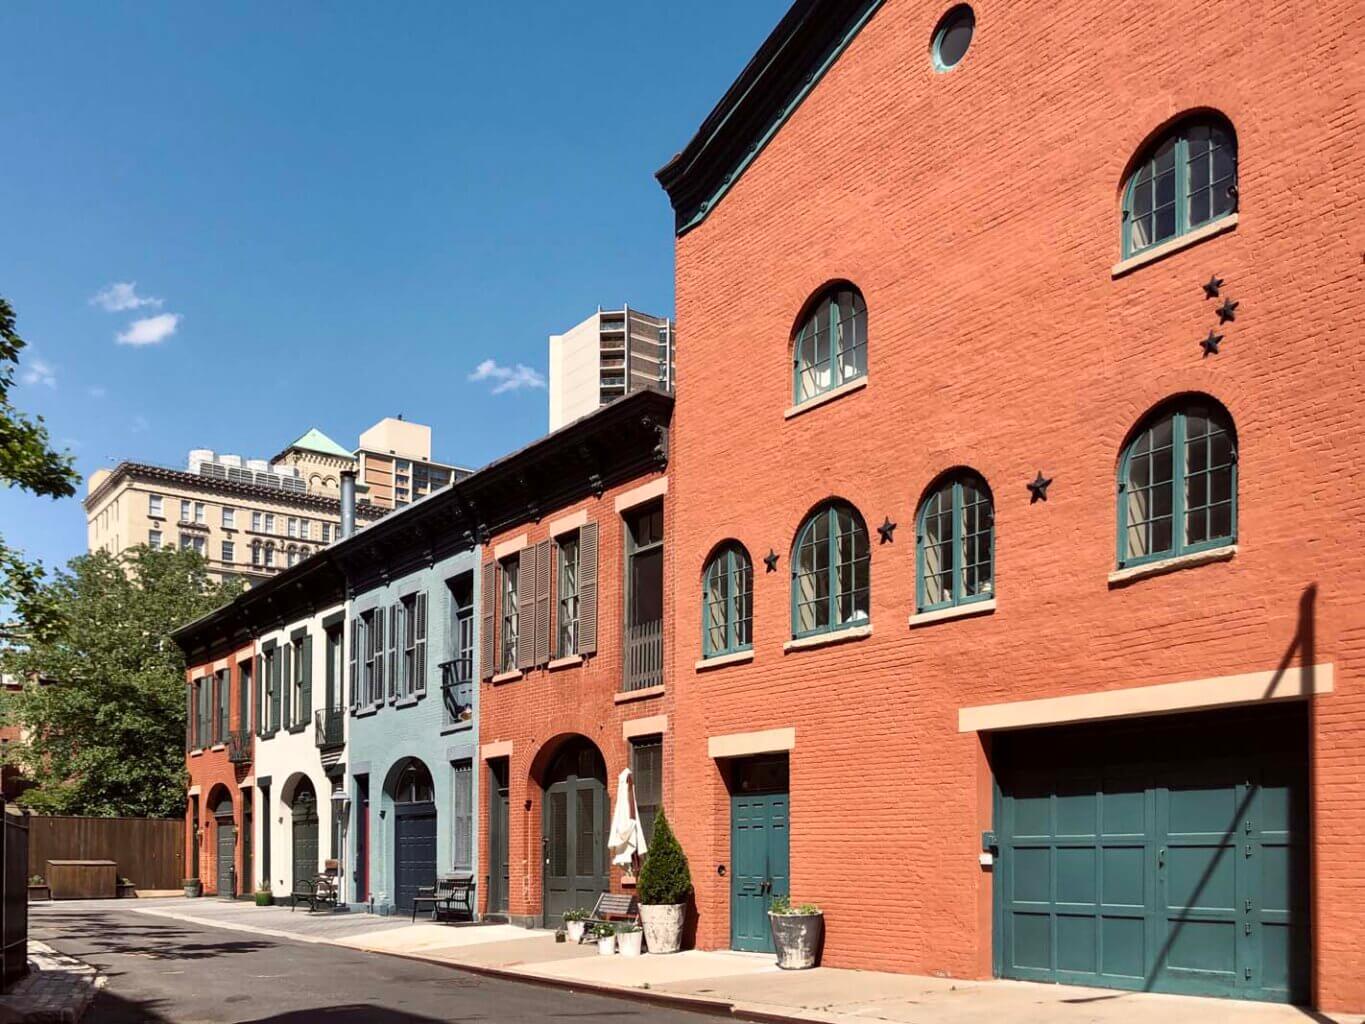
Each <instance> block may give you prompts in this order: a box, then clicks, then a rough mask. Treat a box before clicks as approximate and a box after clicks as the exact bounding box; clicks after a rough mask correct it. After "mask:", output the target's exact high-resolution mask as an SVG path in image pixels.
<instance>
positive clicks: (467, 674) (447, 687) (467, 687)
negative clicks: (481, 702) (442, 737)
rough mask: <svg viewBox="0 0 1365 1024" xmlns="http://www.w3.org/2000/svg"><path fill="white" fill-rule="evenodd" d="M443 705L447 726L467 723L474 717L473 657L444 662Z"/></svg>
mask: <svg viewBox="0 0 1365 1024" xmlns="http://www.w3.org/2000/svg"><path fill="white" fill-rule="evenodd" d="M440 669H441V703H442V704H443V705H444V706H445V720H446V724H447V725H450V724H453V723H456V722H467V721H469V719H471V718H473V717H474V659H473V657H472V656H466V657H463V658H452V659H451V660H450V661H443V662H441V664H440Z"/></svg>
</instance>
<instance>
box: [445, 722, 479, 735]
mask: <svg viewBox="0 0 1365 1024" xmlns="http://www.w3.org/2000/svg"><path fill="white" fill-rule="evenodd" d="M472 728H474V719H472V718H467V719H465V720H464V721H463V722H447V723H446V724H445V725H443V726H441V735H442V736H449V735H450V734H451V733H456V732H468V731H469V730H470V729H472Z"/></svg>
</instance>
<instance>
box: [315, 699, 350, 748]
mask: <svg viewBox="0 0 1365 1024" xmlns="http://www.w3.org/2000/svg"><path fill="white" fill-rule="evenodd" d="M345 727H346V709H345V708H343V707H334V708H319V709H318V710H317V711H314V712H313V738H314V739H315V740H316V742H317V745H318V747H319V748H322V747H339V746H341V745H342V744H343V743H345V742H346V731H345Z"/></svg>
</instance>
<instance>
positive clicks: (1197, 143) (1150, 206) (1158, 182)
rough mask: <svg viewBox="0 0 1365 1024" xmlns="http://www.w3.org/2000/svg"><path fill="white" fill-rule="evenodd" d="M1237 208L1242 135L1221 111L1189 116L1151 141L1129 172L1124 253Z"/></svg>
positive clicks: (1136, 251) (1140, 249) (1132, 252)
mask: <svg viewBox="0 0 1365 1024" xmlns="http://www.w3.org/2000/svg"><path fill="white" fill-rule="evenodd" d="M1236 210H1237V136H1236V134H1235V133H1234V132H1233V130H1232V125H1231V124H1229V123H1228V122H1227V120H1225V119H1224V118H1222V117H1219V116H1217V115H1200V116H1197V117H1189V118H1186V119H1185V120H1183V121H1180V122H1178V123H1177V124H1175V125H1174V126H1173V127H1172V128H1171V129H1170V130H1169V131H1166V132H1164V133H1163V134H1162V135H1161V136H1160V137H1159V138H1157V139H1156V140H1155V141H1153V142H1152V143H1150V144H1149V145H1148V147H1147V149H1146V150H1145V151H1144V153H1143V155H1142V157H1141V159H1140V160H1139V161H1138V162H1137V164H1136V165H1135V166H1134V168H1133V170H1132V172H1131V173H1130V174H1129V176H1128V181H1127V184H1126V185H1125V188H1124V200H1123V255H1124V256H1125V257H1127V256H1136V255H1138V254H1139V253H1142V252H1144V251H1146V250H1148V249H1151V248H1153V247H1155V246H1158V245H1161V244H1162V243H1163V242H1169V241H1171V240H1172V239H1175V238H1179V237H1180V236H1181V235H1184V234H1187V233H1189V232H1191V231H1194V230H1195V229H1197V228H1200V227H1202V226H1204V225H1206V224H1212V223H1213V222H1215V221H1217V220H1219V219H1221V218H1223V217H1227V216H1229V215H1230V214H1232V213H1235V212H1236Z"/></svg>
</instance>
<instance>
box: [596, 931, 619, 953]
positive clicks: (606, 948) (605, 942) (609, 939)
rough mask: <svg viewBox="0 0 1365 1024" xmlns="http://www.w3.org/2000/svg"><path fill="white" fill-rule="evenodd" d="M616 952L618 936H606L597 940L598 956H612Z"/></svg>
mask: <svg viewBox="0 0 1365 1024" xmlns="http://www.w3.org/2000/svg"><path fill="white" fill-rule="evenodd" d="M615 952H616V936H615V935H604V936H602V937H601V938H600V939H598V940H597V955H598V956H611V955H612V954H613V953H615Z"/></svg>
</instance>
